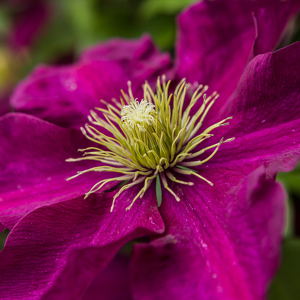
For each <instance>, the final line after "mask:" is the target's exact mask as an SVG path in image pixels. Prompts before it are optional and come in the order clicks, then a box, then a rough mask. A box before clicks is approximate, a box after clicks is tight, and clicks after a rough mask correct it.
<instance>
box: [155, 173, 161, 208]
mask: <svg viewBox="0 0 300 300" xmlns="http://www.w3.org/2000/svg"><path fill="white" fill-rule="evenodd" d="M156 200H157V205H158V207H160V206H161V200H162V193H161V184H160V177H159V174H157V176H156Z"/></svg>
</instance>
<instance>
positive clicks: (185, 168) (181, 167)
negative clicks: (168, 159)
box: [176, 165, 198, 173]
mask: <svg viewBox="0 0 300 300" xmlns="http://www.w3.org/2000/svg"><path fill="white" fill-rule="evenodd" d="M176 167H177V168H179V169H182V170H188V171H192V172H194V173H198V172H197V171H195V170H192V169H190V168H187V167H183V166H178V165H176Z"/></svg>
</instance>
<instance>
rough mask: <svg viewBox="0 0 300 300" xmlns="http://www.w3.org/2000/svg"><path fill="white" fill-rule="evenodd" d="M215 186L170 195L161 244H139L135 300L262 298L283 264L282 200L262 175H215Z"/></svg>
mask: <svg viewBox="0 0 300 300" xmlns="http://www.w3.org/2000/svg"><path fill="white" fill-rule="evenodd" d="M209 173H210V175H212V176H213V177H214V179H215V186H214V187H210V186H208V185H207V184H206V183H203V182H197V181H195V187H196V188H195V189H192V188H190V187H187V188H186V187H182V186H180V187H178V186H177V187H175V186H174V187H173V188H174V191H175V192H177V194H178V195H180V197H181V200H182V201H181V202H180V203H177V202H176V201H175V200H174V199H173V196H172V195H170V194H168V193H165V194H164V203H163V205H162V209H161V214H162V217H163V218H164V220H166V228H167V229H166V232H165V236H164V237H163V238H158V239H155V240H154V241H153V242H151V243H150V244H144V245H136V246H135V248H134V252H133V263H132V268H131V269H132V284H133V293H134V297H135V298H136V299H166V298H172V299H206V300H216V299H222V300H224V299H228V300H229V299H230V300H235V299H236V300H238V299H245V300H248V299H253V300H254V299H255V300H258V299H264V297H265V294H266V290H267V286H268V283H269V281H270V279H271V277H272V276H273V274H274V272H275V270H276V266H277V265H278V259H279V248H280V247H279V244H280V241H281V238H282V228H283V224H284V199H285V193H284V191H283V189H282V188H281V186H279V185H278V184H277V183H275V182H273V181H272V180H266V179H265V176H264V170H263V168H260V169H257V170H256V171H255V172H254V173H252V174H251V175H250V176H249V177H245V176H244V175H242V174H240V173H238V172H237V171H232V170H230V169H214V170H213V171H212V170H210V171H208V172H206V173H205V175H206V176H207V177H208V176H209Z"/></svg>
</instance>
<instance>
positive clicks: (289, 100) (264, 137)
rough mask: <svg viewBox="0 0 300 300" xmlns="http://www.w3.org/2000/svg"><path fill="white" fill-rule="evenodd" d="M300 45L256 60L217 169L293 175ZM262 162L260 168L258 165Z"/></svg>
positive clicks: (299, 133) (298, 133) (299, 135)
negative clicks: (239, 167)
mask: <svg viewBox="0 0 300 300" xmlns="http://www.w3.org/2000/svg"><path fill="white" fill-rule="evenodd" d="M299 53H300V43H295V44H293V45H291V46H289V47H286V48H283V49H281V50H278V51H276V52H275V53H267V54H264V55H259V56H257V57H256V58H254V59H253V60H252V61H251V62H250V63H249V65H248V66H247V68H246V70H245V73H244V75H243V77H242V78H241V81H240V83H239V86H238V88H237V91H236V94H235V97H234V102H233V108H232V109H231V112H230V110H228V111H227V112H226V116H230V115H232V116H233V120H231V122H230V123H231V124H230V125H229V126H227V127H226V128H224V132H223V133H222V136H226V137H228V138H229V137H236V140H235V141H233V142H231V143H229V144H224V145H222V147H221V149H220V151H219V153H218V154H217V155H216V156H215V157H214V159H213V160H211V162H210V163H212V164H220V163H221V164H223V163H225V164H228V165H234V164H235V161H239V162H237V163H238V164H240V163H241V162H242V163H243V164H244V165H247V166H250V165H252V168H256V167H258V165H260V164H265V166H266V167H268V169H269V171H270V172H273V174H274V173H275V172H278V171H290V170H291V169H292V168H293V167H294V166H295V164H296V163H297V161H298V160H299V157H300V152H299V146H300V142H299V141H300V129H299V128H300V126H299V125H300V118H299V116H300V72H299V71H300V68H299V66H300V55H299ZM257 163H258V165H257Z"/></svg>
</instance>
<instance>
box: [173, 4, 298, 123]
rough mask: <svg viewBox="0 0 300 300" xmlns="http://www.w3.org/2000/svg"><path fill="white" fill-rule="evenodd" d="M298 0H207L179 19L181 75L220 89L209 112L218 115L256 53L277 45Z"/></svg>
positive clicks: (295, 8) (179, 63)
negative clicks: (295, 0)
mask: <svg viewBox="0 0 300 300" xmlns="http://www.w3.org/2000/svg"><path fill="white" fill-rule="evenodd" d="M298 6H299V5H298ZM297 9H298V7H297V6H296V4H295V3H294V2H293V1H269V0H267V1H231V2H230V1H229V2H228V1H223V0H216V1H202V2H200V3H197V4H195V5H193V6H191V7H190V8H189V9H187V10H186V11H184V12H183V13H182V14H181V15H180V17H179V19H178V23H179V37H178V41H177V60H176V65H177V76H178V77H179V78H183V77H186V78H187V80H188V81H189V82H191V83H194V82H198V83H201V84H208V85H209V86H210V90H209V93H212V92H213V91H215V90H216V91H217V92H218V93H219V94H220V98H219V99H218V100H217V101H216V103H215V104H214V106H213V107H212V109H211V111H210V112H209V114H208V118H210V119H213V121H215V118H216V117H218V114H219V111H220V108H221V107H222V106H223V104H224V103H226V102H228V101H229V100H230V97H231V95H232V93H233V92H234V90H235V88H236V86H237V83H238V81H239V79H240V77H241V75H242V73H243V70H244V68H245V66H246V65H247V63H248V61H249V59H250V58H252V57H253V56H255V55H257V54H260V53H264V52H267V51H272V50H273V49H274V48H275V46H276V45H277V43H278V41H279V39H280V37H281V34H282V31H283V29H284V28H285V25H286V23H287V22H288V20H289V19H290V17H291V15H292V14H293V13H295V12H296V11H297Z"/></svg>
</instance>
